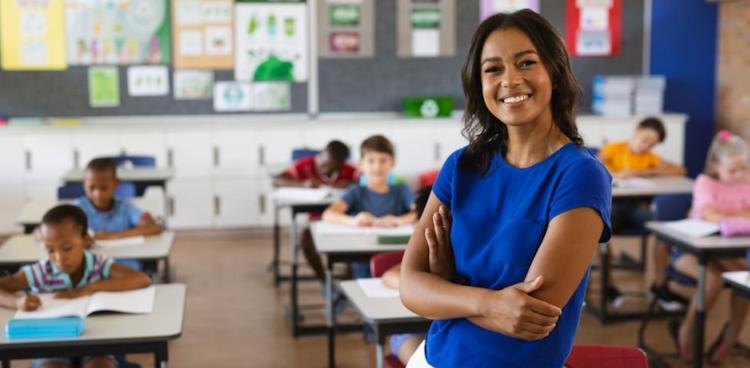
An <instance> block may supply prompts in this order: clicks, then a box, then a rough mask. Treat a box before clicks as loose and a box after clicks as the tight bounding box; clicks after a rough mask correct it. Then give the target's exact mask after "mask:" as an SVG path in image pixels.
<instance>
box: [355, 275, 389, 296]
mask: <svg viewBox="0 0 750 368" xmlns="http://www.w3.org/2000/svg"><path fill="white" fill-rule="evenodd" d="M357 284H359V287H361V288H362V291H364V292H365V295H367V297H368V298H398V289H397V288H389V287H388V286H385V284H384V283H383V280H382V279H381V278H379V277H375V278H369V279H358V280H357Z"/></svg>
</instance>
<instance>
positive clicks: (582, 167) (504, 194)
mask: <svg viewBox="0 0 750 368" xmlns="http://www.w3.org/2000/svg"><path fill="white" fill-rule="evenodd" d="M464 150H465V148H462V149H460V150H458V151H456V152H454V153H453V154H452V155H451V156H450V157H449V158H448V159H447V161H446V162H445V164H444V165H443V168H442V169H441V171H440V174H439V175H438V178H437V180H436V181H435V184H434V186H433V188H432V190H433V192H434V193H435V195H436V196H437V197H438V198H439V199H440V200H441V201H442V202H443V203H444V204H445V205H446V206H448V207H449V208H450V210H451V212H452V217H453V225H452V228H451V240H452V243H453V254H454V257H455V263H456V272H457V274H458V275H459V276H461V277H463V278H464V279H465V280H467V282H468V284H469V285H471V286H475V287H481V288H486V289H493V290H499V289H502V288H505V287H508V286H511V285H514V284H516V283H519V282H523V281H524V279H525V277H526V273H527V272H528V270H529V268H530V267H531V262H532V260H533V259H534V255H535V254H536V252H537V249H538V248H539V245H540V244H541V242H542V239H543V238H544V234H545V232H546V228H547V224H549V222H550V221H551V220H552V219H553V218H554V217H555V216H557V215H559V214H561V213H563V212H566V211H569V210H572V209H574V208H578V207H590V208H593V209H594V210H596V211H597V212H598V213H599V215H600V216H601V218H602V221H603V222H604V224H605V229H604V231H603V232H602V234H601V238H600V242H605V241H607V240H608V239H609V237H610V230H609V229H610V221H609V214H610V209H611V206H612V203H611V202H612V200H611V198H612V196H611V191H612V188H611V181H612V178H611V177H610V175H609V173H608V172H607V170H606V169H605V168H604V166H603V165H602V164H601V163H600V162H599V161H598V160H597V159H596V158H595V157H594V156H592V155H591V154H590V153H589V152H588V151H587V150H586V149H584V148H580V147H578V146H576V145H575V144H573V143H569V144H567V145H565V146H563V147H562V148H560V149H559V150H558V151H557V152H555V153H553V154H552V155H550V156H549V157H547V158H546V159H544V160H542V161H541V162H539V163H537V164H534V165H532V166H530V167H528V168H517V167H513V166H511V165H510V164H508V163H507V162H506V161H505V159H504V158H503V157H502V155H500V154H498V155H495V157H494V158H493V160H492V162H491V164H490V168H489V170H488V172H487V173H486V174H485V176H480V173H479V172H478V171H477V170H476V169H473V168H464V167H459V158H460V156H461V155H462V154H463V152H464ZM588 273H589V272H588V271H587V272H586V274H585V275H584V277H583V280H581V283H580V285H578V288H577V289H576V290H575V292H574V293H573V295H572V296H571V298H570V300H569V301H568V303H567V304H566V305H565V306H564V307H563V309H562V315H561V316H560V319H559V321H558V324H557V327H556V328H555V329H554V330H553V331H552V333H550V334H549V336H547V337H545V338H544V339H541V340H538V341H531V342H529V341H524V340H521V339H516V338H513V337H509V336H505V335H502V334H499V333H495V332H492V331H489V330H486V329H483V328H481V327H479V326H477V325H475V324H473V323H471V322H470V321H469V320H467V319H465V318H457V319H446V320H438V321H434V322H433V323H432V325H431V326H430V330H429V332H428V334H427V343H426V356H427V361H428V362H429V363H430V364H431V365H433V366H435V367H459V366H463V367H562V366H563V363H564V361H565V359H566V358H567V356H568V354H570V351H571V349H572V346H573V340H574V338H575V333H576V329H577V328H578V321H579V317H580V314H581V308H582V306H583V298H584V293H585V291H586V283H587V280H588Z"/></svg>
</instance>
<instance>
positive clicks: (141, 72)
mask: <svg viewBox="0 0 750 368" xmlns="http://www.w3.org/2000/svg"><path fill="white" fill-rule="evenodd" d="M128 93H129V94H130V95H131V96H136V97H138V96H165V95H168V94H169V70H168V69H167V67H166V66H165V65H149V66H131V67H129V68H128Z"/></svg>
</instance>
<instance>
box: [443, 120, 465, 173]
mask: <svg viewBox="0 0 750 368" xmlns="http://www.w3.org/2000/svg"><path fill="white" fill-rule="evenodd" d="M461 128H462V126H461V125H460V124H457V123H455V122H453V121H446V122H445V124H441V125H440V126H438V128H436V129H435V131H436V132H437V134H436V137H435V141H436V143H437V152H438V154H437V162H436V164H435V168H436V169H439V168H441V167H442V166H443V163H445V160H446V159H447V158H448V156H450V155H451V154H452V153H453V152H455V151H456V150H457V149H459V148H461V147H464V146H466V145H467V144H469V141H468V140H467V139H466V138H464V137H463V135H461Z"/></svg>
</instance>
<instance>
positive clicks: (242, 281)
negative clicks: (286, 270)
mask: <svg viewBox="0 0 750 368" xmlns="http://www.w3.org/2000/svg"><path fill="white" fill-rule="evenodd" d="M616 243H617V244H618V245H619V244H622V245H624V247H625V248H629V247H630V246H634V245H635V243H634V242H631V241H630V240H622V239H617V240H616ZM270 244H271V242H270V236H269V235H247V234H245V235H237V234H221V235H212V236H210V237H206V236H203V237H201V236H196V235H195V234H189V235H184V234H178V237H177V241H176V244H175V247H174V248H173V256H172V266H173V281H174V282H180V283H185V284H187V285H188V300H187V309H186V318H185V324H184V330H183V334H182V337H181V338H179V339H178V340H176V341H174V342H172V343H171V344H170V349H169V354H170V366H171V367H180V368H181V367H325V366H326V363H327V360H326V339H325V337H324V336H312V337H301V338H297V339H294V338H293V337H292V336H291V332H290V329H289V323H288V322H287V320H286V319H285V314H284V309H285V305H286V303H287V300H288V285H283V286H282V287H279V288H276V287H274V286H273V282H272V277H271V274H270V273H269V272H268V271H267V265H268V263H269V260H270V255H271V245H270ZM595 277H596V275H595V274H594V275H592V283H594V282H595ZM615 279H616V280H617V283H618V285H620V286H621V288H622V289H624V290H625V291H627V292H632V293H633V294H638V293H640V292H642V290H643V283H644V281H643V280H644V278H643V276H641V275H640V274H639V273H635V272H630V271H616V272H615ZM592 287H593V286H592ZM301 289H302V290H301V295H302V296H301V298H302V300H303V302H305V303H312V304H315V303H317V304H321V303H322V297H321V293H320V288H319V286H318V284H317V283H314V282H313V283H311V282H308V283H305V284H303V285H302V287H301ZM727 296H728V293H727V292H725V295H722V300H721V301H720V302H719V303H718V305H717V306H716V308H715V310H714V311H713V313H711V314H710V316H709V319H708V321H709V323H708V334H707V344H709V343H710V342H711V341H713V339H714V338H715V337H716V334H717V333H718V330H719V328H720V327H721V325H722V324H723V322H724V321H725V320H726V316H727V315H728V313H727V299H728V298H727ZM642 302H643V301H642V300H640V299H639V297H637V295H636V296H634V297H632V298H629V300H628V301H627V304H628V305H630V306H631V307H632V306H633V305H638V304H639V303H642ZM626 308H627V306H626ZM308 312H309V313H308V314H309V316H308V317H307V321H308V322H309V321H318V322H323V319H322V309H320V308H314V309H311V310H309V311H308ZM347 314H348V316H345V317H347V318H351V317H352V316H353V315H354V313H353V312H348V313H347ZM637 328H638V322H618V323H613V324H608V325H605V326H602V325H601V324H600V323H599V322H598V321H597V320H596V319H595V318H593V317H592V316H591V315H590V314H588V313H584V315H583V317H582V320H581V326H580V328H579V330H578V335H577V337H576V342H577V343H597V344H611V345H624V346H635V345H636V332H637ZM749 330H750V328H746V329H745V333H744V334H743V341H744V342H745V343H747V344H748V345H750V331H749ZM648 336H649V342H650V344H652V346H654V347H655V348H657V349H658V350H660V351H663V352H665V353H667V354H673V353H674V348H673V344H672V341H671V339H670V338H669V335H668V333H667V329H666V321H664V320H662V321H656V322H655V323H653V324H652V325H651V327H650V329H649V333H648ZM336 350H337V363H338V364H337V366H338V367H371V366H374V363H373V359H374V352H373V350H372V348H371V347H368V346H367V345H366V344H365V343H364V342H363V338H362V334H361V333H349V334H345V335H338V338H337V341H336ZM129 358H130V360H131V361H135V362H139V363H141V364H142V365H143V366H144V367H151V366H153V358H152V357H151V356H149V355H143V354H139V355H131V356H130V357H129ZM669 363H670V364H671V366H674V367H683V366H684V367H687V366H688V364H682V363H680V362H676V361H675V360H674V359H671V360H669ZM13 366H14V367H27V366H28V363H27V362H17V363H16V364H14V365H13ZM723 366H724V367H749V366H750V360H748V359H747V358H745V357H743V356H742V355H741V354H735V356H733V357H732V358H731V361H730V362H728V363H727V364H724V365H723Z"/></svg>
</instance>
